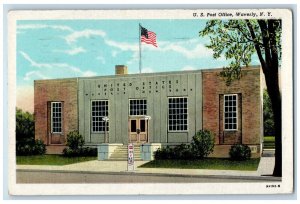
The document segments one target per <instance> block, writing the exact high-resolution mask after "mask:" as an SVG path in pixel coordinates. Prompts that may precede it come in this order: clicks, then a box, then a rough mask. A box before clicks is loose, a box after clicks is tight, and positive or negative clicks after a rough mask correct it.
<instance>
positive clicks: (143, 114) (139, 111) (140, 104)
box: [128, 98, 148, 116]
mask: <svg viewBox="0 0 300 204" xmlns="http://www.w3.org/2000/svg"><path fill="white" fill-rule="evenodd" d="M134 101H136V102H137V101H142V102H143V103H133V104H131V102H134ZM128 106H129V108H128V110H129V112H128V115H129V116H145V115H147V109H148V104H147V99H134V98H133V99H129V104H128ZM132 107H139V108H140V107H144V108H141V109H136V110H135V109H133V110H132V109H131V108H132ZM134 113H141V114H134Z"/></svg>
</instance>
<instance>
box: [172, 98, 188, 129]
mask: <svg viewBox="0 0 300 204" xmlns="http://www.w3.org/2000/svg"><path fill="white" fill-rule="evenodd" d="M187 107H188V106H187V98H185V97H181V98H178V97H176V98H169V123H168V126H169V131H187V130H188V108H187Z"/></svg>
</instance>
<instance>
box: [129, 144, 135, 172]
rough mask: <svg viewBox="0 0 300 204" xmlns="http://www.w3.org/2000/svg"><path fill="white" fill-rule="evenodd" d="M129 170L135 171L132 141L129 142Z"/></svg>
mask: <svg viewBox="0 0 300 204" xmlns="http://www.w3.org/2000/svg"><path fill="white" fill-rule="evenodd" d="M127 171H134V146H133V144H132V143H130V144H128V159H127Z"/></svg>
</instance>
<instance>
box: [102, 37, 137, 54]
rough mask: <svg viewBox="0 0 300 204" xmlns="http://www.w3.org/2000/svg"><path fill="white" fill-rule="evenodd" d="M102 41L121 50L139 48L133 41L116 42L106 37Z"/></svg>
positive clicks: (135, 49)
mask: <svg viewBox="0 0 300 204" xmlns="http://www.w3.org/2000/svg"><path fill="white" fill-rule="evenodd" d="M104 42H105V43H106V44H107V45H109V46H111V47H116V48H119V49H120V50H123V51H128V50H129V51H138V49H139V46H138V45H135V44H133V43H126V42H117V41H113V40H108V39H106V40H104Z"/></svg>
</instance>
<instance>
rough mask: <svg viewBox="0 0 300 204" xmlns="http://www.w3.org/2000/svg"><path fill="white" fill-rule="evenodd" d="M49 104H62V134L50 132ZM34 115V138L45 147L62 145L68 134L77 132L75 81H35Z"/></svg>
mask: <svg viewBox="0 0 300 204" xmlns="http://www.w3.org/2000/svg"><path fill="white" fill-rule="evenodd" d="M51 102H62V134H52V133H51V131H50V129H51V128H50V121H51V117H50V115H51V114H50V113H51V110H50V106H51ZM34 114H35V138H36V139H42V140H43V141H44V142H45V144H47V145H50V144H52V145H55V144H56V145H64V144H65V141H66V136H67V134H68V132H70V131H73V130H78V110H77V79H62V80H38V81H35V82H34ZM58 153H59V152H58Z"/></svg>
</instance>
